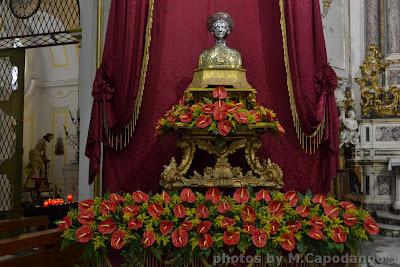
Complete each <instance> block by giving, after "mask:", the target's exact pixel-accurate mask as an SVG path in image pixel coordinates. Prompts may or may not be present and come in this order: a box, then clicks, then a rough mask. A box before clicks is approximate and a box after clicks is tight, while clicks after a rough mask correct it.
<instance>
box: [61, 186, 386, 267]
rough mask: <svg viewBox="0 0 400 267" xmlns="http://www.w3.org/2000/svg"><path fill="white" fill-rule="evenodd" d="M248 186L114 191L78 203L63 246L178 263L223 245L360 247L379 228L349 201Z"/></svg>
mask: <svg viewBox="0 0 400 267" xmlns="http://www.w3.org/2000/svg"><path fill="white" fill-rule="evenodd" d="M251 190H252V189H251V188H249V189H246V188H239V189H237V190H236V191H235V192H234V194H233V195H232V196H229V195H223V194H222V193H221V192H220V190H219V189H217V188H209V189H208V191H207V192H206V193H205V194H202V193H199V192H193V191H192V190H191V189H189V188H184V189H183V190H181V192H180V193H179V194H178V193H176V194H174V193H171V194H168V193H167V192H162V193H161V194H156V195H153V196H149V195H148V194H146V193H144V192H141V191H136V192H134V193H132V194H125V195H119V194H116V193H112V194H110V195H107V196H105V197H104V198H95V199H94V200H92V199H90V200H85V201H82V202H80V203H79V208H78V209H77V210H71V211H70V212H69V213H68V215H67V216H66V217H65V218H64V220H63V221H61V222H59V227H61V228H62V229H63V230H64V232H63V238H64V240H63V242H64V245H69V244H71V243H76V242H77V243H83V244H87V246H86V252H87V255H91V257H95V256H98V255H100V254H103V253H107V252H108V250H109V249H110V248H113V249H115V250H120V252H121V255H123V256H124V257H125V260H124V262H125V264H127V266H129V264H132V263H133V262H135V263H138V261H140V259H141V257H139V255H143V253H144V252H145V251H146V250H151V252H152V253H153V254H154V255H155V256H156V257H157V258H158V259H159V260H160V261H161V260H164V261H165V260H166V259H170V261H174V264H179V261H180V260H181V259H182V258H193V257H204V258H207V257H209V256H210V255H211V253H222V252H225V251H228V252H234V251H240V252H241V253H245V252H246V251H251V253H257V254H259V255H262V254H267V253H269V254H270V253H274V254H276V255H282V254H284V253H285V251H286V252H288V251H293V250H297V251H298V252H300V253H307V252H311V253H319V254H318V255H332V254H334V253H343V252H344V251H347V252H356V251H357V249H358V245H359V242H361V241H365V240H369V236H370V235H375V234H378V232H379V227H378V226H377V223H376V222H375V220H374V219H373V218H372V217H371V216H370V215H369V213H368V212H367V211H365V210H362V209H359V208H357V207H356V206H355V205H354V204H353V203H351V202H347V201H338V200H336V199H334V198H331V197H326V196H324V195H321V194H316V195H312V194H311V193H307V194H306V195H302V194H300V193H298V192H295V191H288V192H286V193H281V192H272V191H268V190H266V189H261V190H259V191H258V192H256V193H252V192H251ZM92 260H93V259H92ZM139 263H140V262H139Z"/></svg>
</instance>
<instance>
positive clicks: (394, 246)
mask: <svg viewBox="0 0 400 267" xmlns="http://www.w3.org/2000/svg"><path fill="white" fill-rule="evenodd" d="M360 254H361V255H363V256H366V257H370V258H371V260H370V261H368V263H363V264H361V266H362V267H367V266H379V267H400V238H398V237H386V236H376V237H374V242H372V243H367V244H366V245H365V246H364V247H363V248H362V250H361V253H360ZM372 259H376V261H375V262H374V260H372Z"/></svg>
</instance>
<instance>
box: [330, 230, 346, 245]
mask: <svg viewBox="0 0 400 267" xmlns="http://www.w3.org/2000/svg"><path fill="white" fill-rule="evenodd" d="M331 238H332V240H333V241H335V242H336V243H345V242H346V241H347V234H346V232H345V231H344V230H343V228H342V227H335V228H333V229H332V236H331Z"/></svg>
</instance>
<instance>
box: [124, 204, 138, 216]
mask: <svg viewBox="0 0 400 267" xmlns="http://www.w3.org/2000/svg"><path fill="white" fill-rule="evenodd" d="M139 210H140V208H139V206H136V205H130V206H125V207H123V208H122V212H123V213H124V215H129V216H136V215H138V213H139Z"/></svg>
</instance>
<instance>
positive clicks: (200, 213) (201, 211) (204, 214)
mask: <svg viewBox="0 0 400 267" xmlns="http://www.w3.org/2000/svg"><path fill="white" fill-rule="evenodd" d="M208 215H209V211H208V208H207V207H206V206H205V205H203V204H201V205H199V206H198V207H197V208H196V216H197V217H198V218H200V219H207V218H208Z"/></svg>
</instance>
